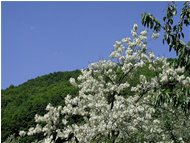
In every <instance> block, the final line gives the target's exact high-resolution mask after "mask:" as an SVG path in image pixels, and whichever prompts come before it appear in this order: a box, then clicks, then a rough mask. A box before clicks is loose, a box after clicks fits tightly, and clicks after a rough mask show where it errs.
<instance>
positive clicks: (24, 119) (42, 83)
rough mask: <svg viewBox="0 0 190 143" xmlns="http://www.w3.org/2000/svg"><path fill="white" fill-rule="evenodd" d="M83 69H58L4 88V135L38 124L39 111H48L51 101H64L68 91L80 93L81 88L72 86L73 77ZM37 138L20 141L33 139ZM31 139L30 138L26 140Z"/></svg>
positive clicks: (40, 112)
mask: <svg viewBox="0 0 190 143" xmlns="http://www.w3.org/2000/svg"><path fill="white" fill-rule="evenodd" d="M79 74H80V71H79V70H76V71H73V72H56V73H50V74H49V75H45V76H41V77H38V78H36V79H32V80H29V81H28V82H26V83H24V84H22V85H19V86H10V87H9V88H8V89H6V90H2V96H1V100H2V101H1V115H2V116H1V137H2V138H1V139H2V141H5V139H6V138H7V137H8V136H10V135H11V134H15V135H16V136H18V133H19V130H24V129H27V128H29V127H30V126H33V125H34V123H35V122H34V116H35V114H44V113H45V107H46V106H47V104H48V103H52V105H54V106H57V105H64V97H65V96H66V95H67V94H77V92H78V89H77V88H75V87H73V86H71V84H70V83H69V81H68V80H69V78H71V77H75V78H76V77H78V75H79ZM33 139H34V138H31V137H30V138H28V137H27V139H24V138H22V139H21V141H20V142H24V143H26V142H30V141H31V140H33ZM26 140H27V141H26Z"/></svg>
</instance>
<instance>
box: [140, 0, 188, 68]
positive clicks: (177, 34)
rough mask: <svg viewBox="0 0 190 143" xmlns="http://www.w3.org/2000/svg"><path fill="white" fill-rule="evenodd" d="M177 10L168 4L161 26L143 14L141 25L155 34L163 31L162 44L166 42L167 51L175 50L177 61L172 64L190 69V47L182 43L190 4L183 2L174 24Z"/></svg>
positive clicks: (173, 5)
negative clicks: (178, 16)
mask: <svg viewBox="0 0 190 143" xmlns="http://www.w3.org/2000/svg"><path fill="white" fill-rule="evenodd" d="M176 15H177V9H176V5H175V3H174V2H170V3H169V4H168V7H167V11H166V15H165V16H164V17H163V24H160V21H159V20H157V19H156V18H155V17H154V16H153V15H152V14H150V13H143V15H142V24H143V25H144V26H145V27H148V28H150V29H153V30H154V31H156V32H160V31H161V30H163V31H164V37H163V44H164V43H165V42H166V43H167V44H168V46H169V51H171V50H172V49H173V50H175V52H176V54H177V56H178V59H177V61H176V62H175V63H174V64H175V65H176V66H184V67H185V68H186V69H187V70H189V69H190V46H189V45H188V44H186V43H184V42H183V39H184V33H183V28H184V26H186V27H187V26H189V25H190V4H189V3H188V2H185V3H184V5H183V8H182V10H181V13H180V20H179V21H178V22H177V24H174V22H173V21H174V19H175V16H176ZM189 71H190V70H189Z"/></svg>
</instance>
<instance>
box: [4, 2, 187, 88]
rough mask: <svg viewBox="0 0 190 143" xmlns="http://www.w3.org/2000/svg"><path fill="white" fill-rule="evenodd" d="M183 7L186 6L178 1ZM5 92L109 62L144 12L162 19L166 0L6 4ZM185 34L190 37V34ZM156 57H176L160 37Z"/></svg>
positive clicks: (155, 43)
mask: <svg viewBox="0 0 190 143" xmlns="http://www.w3.org/2000/svg"><path fill="white" fill-rule="evenodd" d="M178 4H179V9H180V8H181V7H182V3H179V2H178ZM1 6H2V89H5V88H7V87H9V86H10V85H11V84H13V85H19V84H21V83H23V82H25V81H27V80H29V79H32V78H35V77H37V76H40V75H44V74H48V73H50V72H56V71H70V70H75V69H81V68H86V67H87V65H88V64H89V63H91V62H95V61H98V60H100V59H107V58H108V56H109V54H110V52H111V51H112V49H113V44H114V42H115V41H116V40H119V39H121V38H123V37H125V36H130V31H131V28H132V26H133V24H134V23H137V24H138V25H139V26H140V29H141V30H143V29H144V28H143V27H142V26H141V14H142V13H143V12H150V13H152V14H154V15H155V16H156V17H157V18H158V19H160V20H161V19H162V17H163V15H164V13H165V11H166V7H167V2H2V5H1ZM187 33H188V34H186V36H187V37H188V39H190V37H189V35H190V32H189V30H188V31H187ZM149 43H150V44H149V47H150V49H151V50H153V51H154V52H155V53H156V55H161V56H163V55H165V56H167V57H174V56H175V54H174V53H169V52H168V48H166V46H163V45H162V42H161V39H159V40H158V41H152V40H151V41H150V42H149Z"/></svg>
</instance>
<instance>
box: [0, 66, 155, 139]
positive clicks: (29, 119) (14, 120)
mask: <svg viewBox="0 0 190 143" xmlns="http://www.w3.org/2000/svg"><path fill="white" fill-rule="evenodd" d="M79 74H80V71H79V70H76V71H72V72H56V73H50V74H48V75H44V76H41V77H37V78H35V79H32V80H29V81H27V82H25V83H23V84H21V85H19V86H15V87H14V86H10V87H9V88H7V89H6V90H2V105H1V106H2V140H3V141H4V140H5V139H6V138H7V137H8V136H10V135H12V134H15V135H16V136H17V135H18V133H19V131H20V130H24V129H27V128H29V127H31V126H33V125H34V117H35V114H40V115H43V114H44V113H45V107H46V106H47V104H48V103H51V104H52V105H54V106H57V105H64V97H65V96H66V95H67V94H71V95H76V94H78V89H77V88H75V87H73V86H72V85H71V84H70V83H69V79H70V78H71V77H73V78H75V79H76V78H77V77H78V75H79ZM140 74H144V75H146V77H147V78H150V77H152V76H154V73H153V72H151V71H150V70H148V66H145V67H143V68H140V69H139V70H138V71H137V72H136V74H135V75H136V76H134V78H133V80H131V81H129V82H130V83H131V84H132V85H136V84H137V83H138V77H139V75H140ZM126 92H127V95H130V92H131V91H126ZM32 140H33V138H32V137H27V138H25V139H23V141H22V142H30V141H32Z"/></svg>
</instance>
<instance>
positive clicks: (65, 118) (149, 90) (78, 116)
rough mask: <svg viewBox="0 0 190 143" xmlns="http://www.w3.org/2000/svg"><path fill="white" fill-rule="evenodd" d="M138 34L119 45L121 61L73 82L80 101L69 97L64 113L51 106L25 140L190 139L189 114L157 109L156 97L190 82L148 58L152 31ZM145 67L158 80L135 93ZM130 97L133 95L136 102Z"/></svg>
mask: <svg viewBox="0 0 190 143" xmlns="http://www.w3.org/2000/svg"><path fill="white" fill-rule="evenodd" d="M137 28H138V26H137V24H135V25H134V26H133V29H132V31H131V33H132V36H133V38H132V39H131V38H129V37H127V38H123V39H122V40H121V41H116V43H115V44H114V49H115V50H114V51H113V52H112V53H111V54H110V57H111V58H114V59H116V61H115V60H114V59H113V60H102V61H99V62H97V63H92V64H90V65H89V67H88V68H87V69H85V70H82V73H81V75H80V76H79V77H78V78H77V79H76V80H75V79H73V78H71V79H70V82H71V84H72V85H74V86H77V87H78V88H79V89H80V91H79V95H78V96H75V97H73V96H71V95H68V96H67V97H66V98H65V106H64V107H61V106H59V107H52V106H51V105H50V104H49V105H48V106H47V108H46V109H47V111H48V112H47V114H45V115H44V116H38V115H36V117H35V120H36V122H37V123H39V124H37V125H36V127H35V128H30V129H29V131H28V132H25V131H20V135H26V134H27V135H33V134H37V133H44V139H43V140H42V141H41V142H44V143H54V142H56V141H58V140H59V142H70V143H74V142H77V143H78V142H79V143H90V142H102V143H106V142H160V143H161V142H163V143H166V142H167V143H173V142H174V141H175V140H177V141H178V142H181V143H182V142H184V140H187V139H189V138H190V135H189V134H188V133H187V131H188V130H190V118H189V117H186V119H185V116H184V115H183V112H182V111H181V110H180V109H179V110H175V109H173V107H170V104H168V105H167V104H166V105H165V106H163V108H158V109H157V108H155V106H154V105H153V103H154V98H153V97H154V96H159V95H160V94H161V93H162V88H165V84H167V83H169V82H170V81H171V82H174V83H177V85H180V87H183V88H188V87H189V85H190V78H189V77H187V76H184V72H185V71H184V68H173V67H170V66H169V64H168V63H167V61H166V59H164V58H155V55H154V53H152V52H150V53H148V52H147V41H146V39H147V31H146V30H145V31H142V32H141V33H140V34H138V33H137ZM154 37H156V35H155V36H154ZM158 64H160V65H161V67H159V66H158ZM144 65H148V66H149V69H150V70H151V71H153V72H154V73H156V76H155V77H153V78H151V79H148V78H147V77H146V76H145V75H140V76H139V84H137V86H135V87H133V86H132V85H130V82H129V80H133V78H134V76H135V75H134V73H135V72H137V71H138V69H139V68H141V67H143V66H144ZM76 81H77V82H76ZM126 91H130V92H133V93H134V94H133V96H130V95H128V93H127V92H126ZM176 94H179V95H180V96H182V94H183V92H181V91H179V88H178V89H177V90H176ZM144 95H146V96H144ZM167 109H169V111H167ZM176 114H177V115H180V116H178V117H176ZM41 122H45V123H46V124H45V126H41V125H40V123H41ZM185 124H186V125H185ZM170 126H171V127H170ZM184 126H185V127H184ZM173 136H175V138H173Z"/></svg>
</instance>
